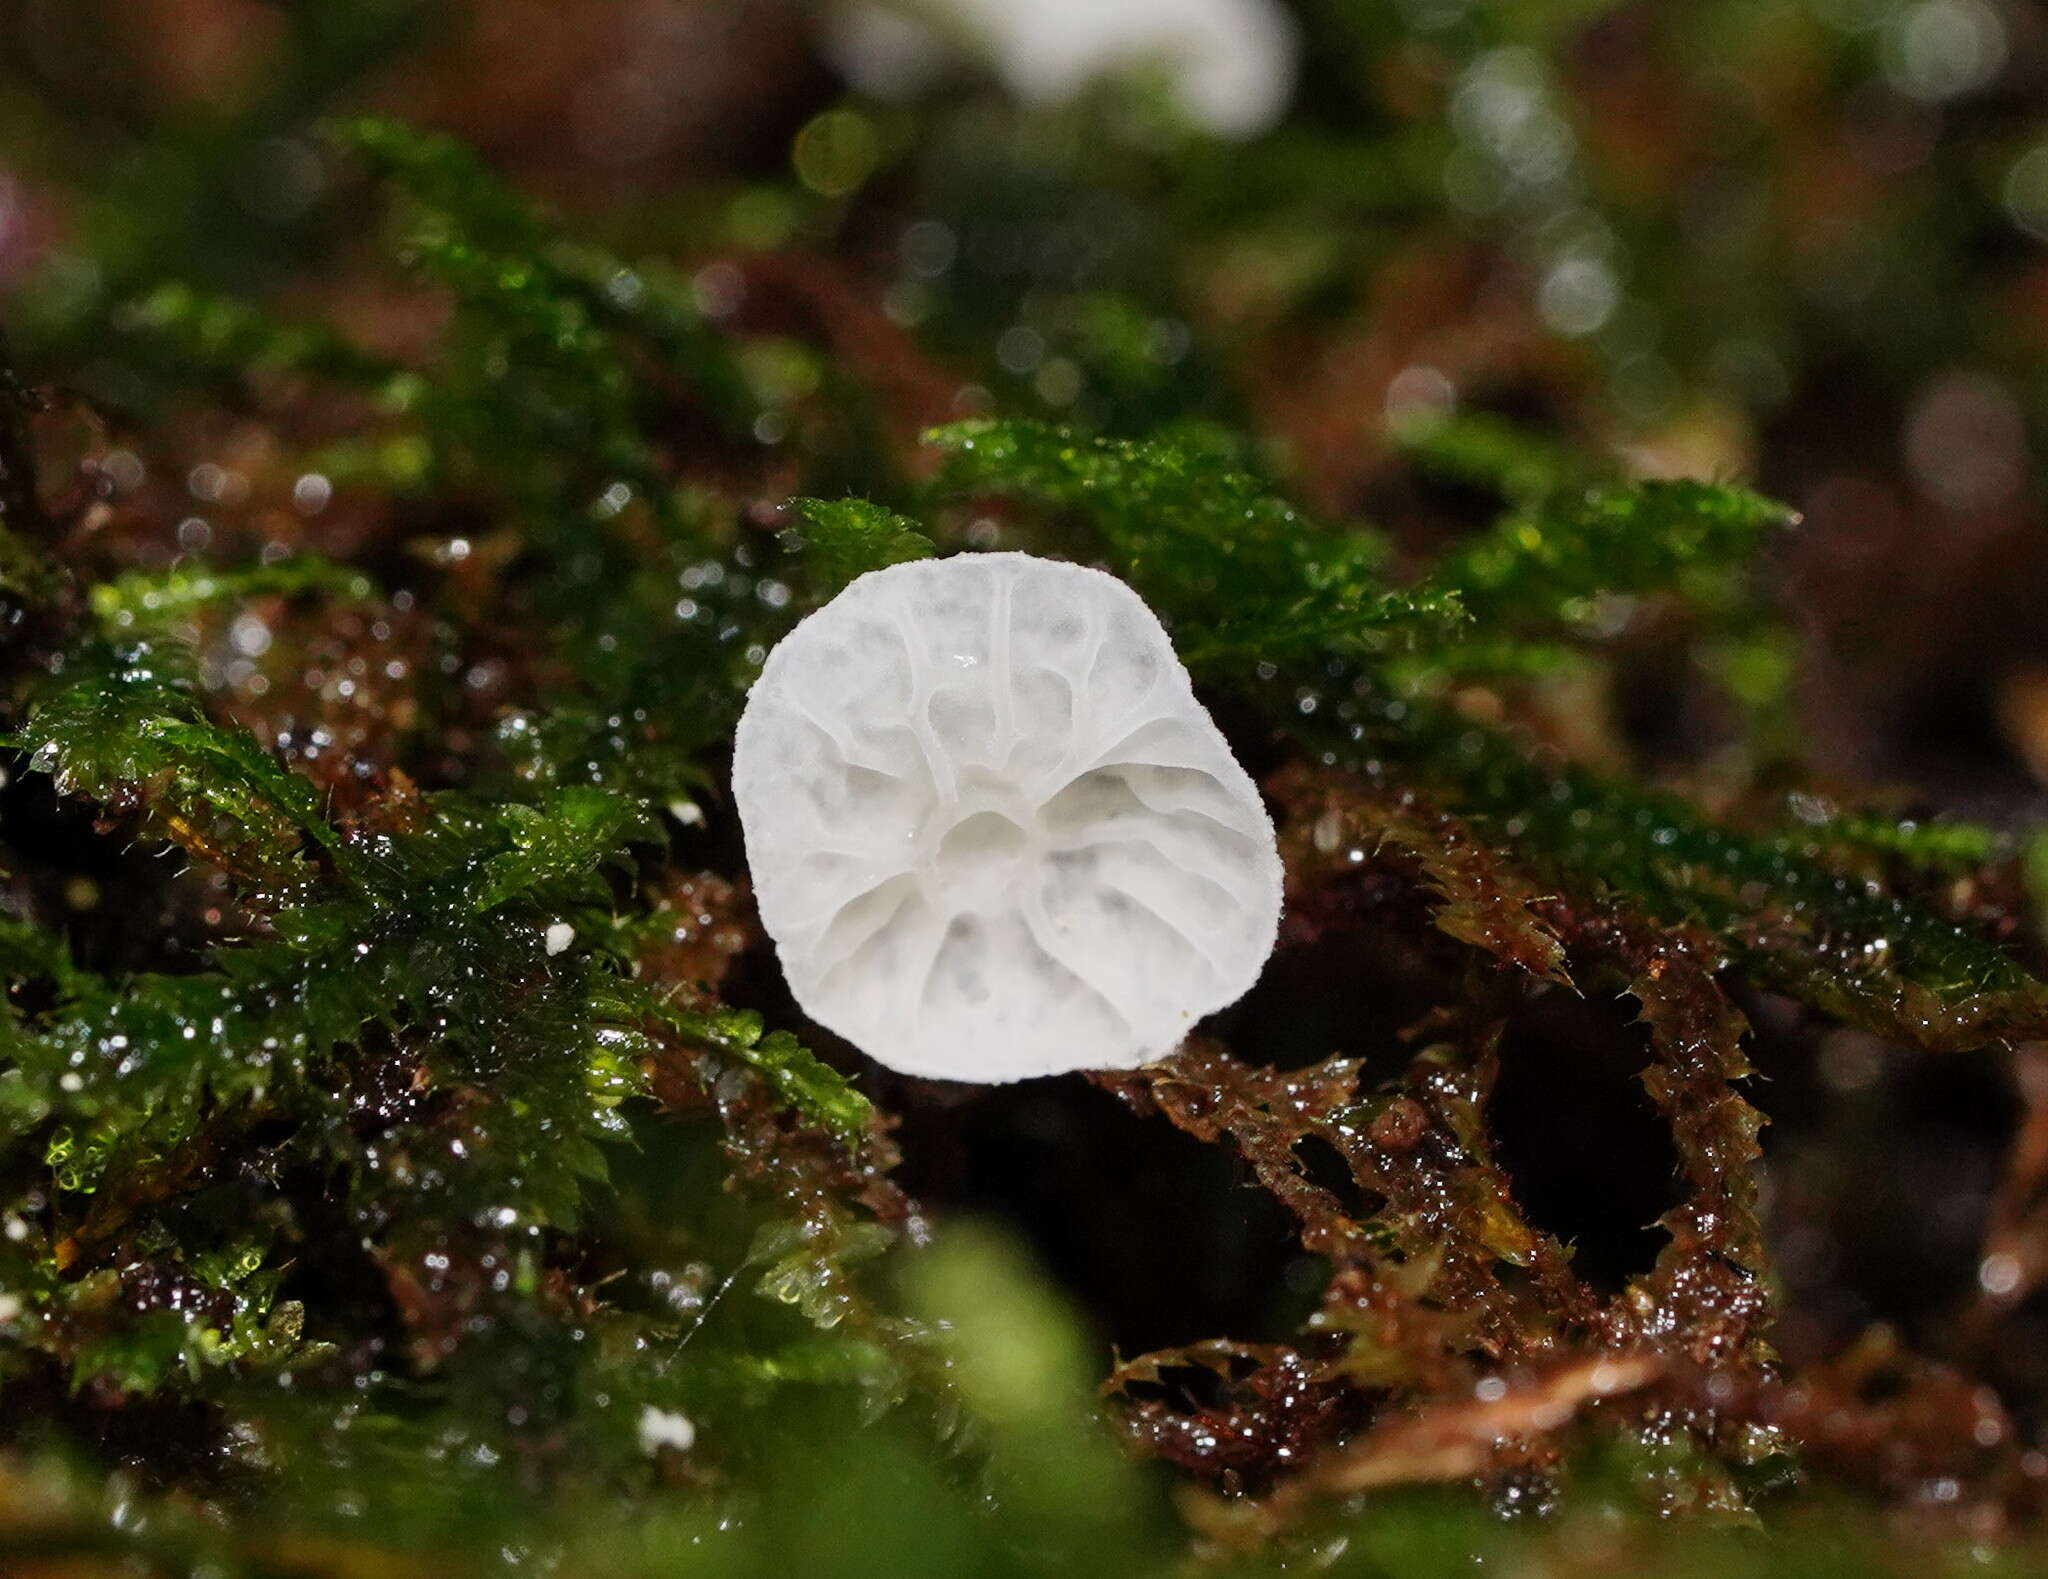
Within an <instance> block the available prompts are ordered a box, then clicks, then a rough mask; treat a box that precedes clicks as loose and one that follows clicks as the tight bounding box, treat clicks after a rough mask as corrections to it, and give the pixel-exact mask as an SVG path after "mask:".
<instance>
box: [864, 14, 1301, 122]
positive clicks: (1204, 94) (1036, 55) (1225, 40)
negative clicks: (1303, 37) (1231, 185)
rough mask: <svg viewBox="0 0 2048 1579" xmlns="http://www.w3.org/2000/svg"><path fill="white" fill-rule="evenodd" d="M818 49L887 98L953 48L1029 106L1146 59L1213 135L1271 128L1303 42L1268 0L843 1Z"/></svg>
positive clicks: (914, 86) (903, 91)
mask: <svg viewBox="0 0 2048 1579" xmlns="http://www.w3.org/2000/svg"><path fill="white" fill-rule="evenodd" d="M824 44H825V48H826V51H827V53H828V54H829V55H830V56H831V57H832V59H833V60H834V62H835V63H836V64H837V65H838V66H839V68H840V70H842V71H844V72H845V73H846V75H847V76H848V78H849V79H850V80H851V81H852V82H853V83H854V84H855V85H856V86H857V87H859V88H860V89H862V91H864V92H867V93H872V94H875V95H877V96H878V97H882V98H892V99H896V98H907V97H911V96H913V95H914V94H915V93H917V92H918V91H919V90H920V89H921V88H922V87H923V86H925V84H926V83H928V82H929V81H930V80H931V79H932V78H933V77H935V76H936V75H937V74H938V73H939V71H940V70H941V68H942V65H943V62H944V60H945V57H946V56H947V55H948V54H949V53H951V52H952V49H951V48H949V46H953V47H957V48H964V50H965V51H966V52H969V53H972V54H976V55H980V56H983V57H985V58H986V59H987V60H988V62H989V63H990V64H991V65H992V66H993V67H994V68H995V70H996V72H997V74H998V75H999V76H1000V77H1001V78H1002V80H1003V82H1004V84H1005V85H1006V86H1007V87H1008V88H1009V89H1010V91H1011V92H1012V93H1014V94H1016V95H1017V97H1019V98H1020V99H1023V100H1024V101H1026V102H1027V103H1031V104H1041V105H1056V104H1062V103H1065V102H1066V101H1068V100H1070V99H1072V98H1074V97H1075V96H1076V95H1078V94H1080V93H1081V92H1083V91H1084V90H1085V89H1087V88H1089V87H1090V86H1092V85H1093V84H1094V83H1096V82H1097V81H1099V80H1101V79H1102V78H1104V77H1113V76H1116V75H1117V74H1119V73H1121V72H1124V71H1127V70H1129V69H1130V68H1132V67H1140V68H1143V67H1148V66H1149V67H1153V68H1155V69H1159V70H1161V71H1162V72H1163V74H1164V76H1165V78H1166V80H1167V81H1168V83H1170V84H1171V87H1172V90H1173V93H1174V96H1175V97H1176V99H1177V100H1178V101H1179V103H1180V106H1181V108H1182V110H1184V111H1185V112H1186V113H1187V115H1188V116H1189V118H1190V119H1192V120H1193V121H1194V122H1195V123H1196V124H1197V125H1199V126H1201V127H1203V128H1205V129H1206V130H1208V131H1210V132H1213V133H1215V134H1216V135H1217V136H1219V137H1254V136H1257V135H1258V134H1260V133H1261V132H1265V131H1268V130H1270V129H1271V128H1272V126H1273V124H1274V123H1275V122H1276V121H1277V120H1279V118H1280V116H1281V115H1282V113H1283V112H1284V111H1285V110H1286V108H1287V101H1288V99H1289V97H1290V96H1291V95H1292V93H1293V89H1294V77H1295V71H1296V66H1297V57H1298V56H1299V54H1300V49H1301V42H1300V38H1299V36H1298V29H1297V27H1296V24H1295V22H1294V19H1293V17H1292V16H1291V15H1290V14H1289V12H1288V11H1287V9H1286V7H1284V6H1282V5H1279V4H1277V3H1275V0H1030V3H1029V4H1026V3H1024V0H842V3H840V4H839V5H836V6H834V7H832V8H830V9H828V11H827V12H826V27H825V34H824Z"/></svg>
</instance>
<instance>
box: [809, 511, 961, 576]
mask: <svg viewBox="0 0 2048 1579" xmlns="http://www.w3.org/2000/svg"><path fill="white" fill-rule="evenodd" d="M791 508H792V509H794V510H795V511H796V512H797V514H798V515H800V516H801V517H802V518H803V522H804V529H803V532H802V534H801V536H797V535H796V534H791V536H792V537H794V538H795V540H796V543H797V544H798V545H799V546H800V547H801V549H802V550H803V551H804V552H805V553H806V554H807V555H808V560H809V563H810V565H811V567H812V570H811V575H812V579H813V581H815V582H816V584H817V586H818V590H819V591H820V593H821V594H823V595H825V596H828V597H829V596H830V595H831V594H833V593H835V592H837V591H838V590H839V589H840V588H841V587H843V586H845V585H846V583H847V582H849V581H851V580H853V578H854V577H855V576H858V575H863V574H865V573H866V572H867V571H870V570H881V569H884V568H885V567H887V566H889V565H900V564H903V563H904V562H905V561H906V560H912V559H925V558H928V557H929V556H930V555H931V553H932V540H931V539H930V538H929V537H926V536H925V535H924V534H923V533H922V532H920V531H918V529H917V525H916V523H915V522H913V521H909V520H906V519H905V518H904V517H902V516H900V515H896V514H894V513H893V512H891V511H888V510H885V509H883V508H882V507H881V506H880V505H876V504H870V503H869V502H868V501H867V500H865V499H797V500H793V501H791Z"/></svg>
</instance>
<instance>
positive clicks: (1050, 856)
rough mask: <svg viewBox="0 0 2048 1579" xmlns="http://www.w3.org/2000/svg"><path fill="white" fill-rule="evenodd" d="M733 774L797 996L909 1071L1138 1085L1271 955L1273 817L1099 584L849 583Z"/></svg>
mask: <svg viewBox="0 0 2048 1579" xmlns="http://www.w3.org/2000/svg"><path fill="white" fill-rule="evenodd" d="M732 778H733V798H734V800H735V801H736V802H737V803H738V806H739V812H740V821H741V824H742V826H743V828H744V830H745V834H746V845H747V862H748V865H749V866H750V867H751V869H752V872H753V879H754V888H755V892H756V894H757V896H758V898H759V901H760V907H761V919H762V921H763V923H764V924H765V925H766V926H767V929H768V932H769V935H770V936H771V937H773V938H774V940H775V945H776V950H777V953H778V954H779V956H780V957H781V960H782V968H783V971H784V973H785V975H786V976H787V977H788V979H789V985H790V988H791V990H792V991H793V992H794V993H795V994H796V999H797V1002H798V1003H799V1004H801V1005H802V1007H803V1009H804V1012H805V1013H806V1014H808V1015H810V1017H811V1018H812V1019H814V1020H816V1021H818V1022H819V1023H820V1024H821V1025H825V1026H828V1027H830V1028H831V1029H832V1030H834V1031H836V1032H838V1033H839V1034H840V1035H841V1036H844V1037H846V1038H847V1039H848V1040H849V1041H852V1042H854V1043H855V1044H857V1045H858V1046H859V1047H860V1048H861V1049H862V1050H863V1051H865V1052H866V1053H868V1054H869V1055H870V1056H871V1057H873V1058H875V1059H877V1060H878V1061H880V1062H882V1063H884V1064H887V1065H889V1066H890V1067H891V1068H892V1069H899V1070H902V1071H904V1072H905V1073H907V1074H915V1075H925V1076H930V1077H934V1078H938V1079H948V1080H977V1081H1004V1080H1021V1079H1024V1078H1026V1077H1028V1076H1032V1075H1046V1074H1058V1073H1061V1072H1064V1071H1066V1070H1071V1069H1129V1068H1135V1067H1136V1066H1138V1065H1140V1064H1143V1063H1147V1062H1150V1061H1151V1060H1153V1059H1155V1058H1158V1057H1161V1056H1163V1055H1164V1054H1166V1053H1168V1052H1170V1051H1172V1049H1173V1048H1174V1047H1175V1046H1177V1045H1178V1044H1179V1042H1180V1040H1181V1038H1182V1037H1183V1036H1185V1035H1186V1034H1187V1031H1188V1030H1189V1028H1190V1027H1191V1026H1192V1025H1193V1024H1194V1023H1195V1021H1196V1020H1198V1019H1200V1018H1201V1017H1202V1016H1203V1015H1205V1014H1209V1013H1211V1012H1213V1011H1214V1010H1217V1009H1220V1008H1222V1007H1223V1006H1224V1005H1226V1004H1228V1003H1231V1002H1233V1001H1235V1000H1236V999H1237V998H1239V997H1240V996H1242V995H1243V993H1244V992H1245V990H1246V989H1247V988H1249V987H1250V986H1251V984H1252V983H1253V982H1254V981H1256V980H1257V979H1258V975H1259V972H1260V970H1261V969H1262V968H1263V967H1264V965H1265V962H1266V956H1267V955H1268V954H1270V953H1271V952H1272V949H1273V940H1274V937H1275V935H1276V933H1277V931H1278V928H1279V921H1280V883H1281V871H1280V857H1279V852H1278V849H1277V848H1276V845H1275V842H1274V837H1273V823H1272V819H1271V818H1270V817H1268V816H1267V814H1266V809H1265V807H1264V805H1263V804H1262V803H1261V801H1260V799H1259V793H1258V790H1257V788H1256V787H1255V786H1254V785H1253V784H1252V781H1251V779H1250V777H1249V776H1248V775H1247V774H1246V773H1245V771H1244V769H1243V768H1241V767H1240V766H1238V763H1237V759H1236V758H1235V757H1233V756H1232V755H1231V753H1230V747H1229V745H1228V744H1227V743H1226V742H1225V741H1224V739H1223V736H1222V733H1221V732H1220V731H1219V730H1218V729H1217V728H1216V725H1215V723H1214V721H1213V720H1212V719H1211V718H1210V717H1209V715H1208V713H1207V712H1206V711H1205V710H1204V709H1203V707H1202V705H1201V703H1199V702H1198V701H1196V700H1195V695H1194V690H1193V687H1192V686H1191V685H1190V683H1189V681H1188V675H1187V671H1186V670H1185V669H1184V668H1182V667H1181V664H1180V661H1179V659H1177V658H1176V657H1175V656H1174V652H1173V646H1172V643H1171V642H1170V641H1169V640H1168V639H1167V635H1166V632H1165V630H1164V629H1163V628H1162V627H1161V626H1160V624H1159V621H1158V619H1157V618H1155V617H1154V615H1153V613H1152V611H1151V610H1150V609H1148V608H1147V607H1146V606H1145V604H1144V603H1143V602H1142V601H1141V600H1140V599H1139V597H1138V595H1137V594H1136V593H1134V592H1133V591H1131V589H1130V588H1129V587H1127V586H1125V585H1124V584H1123V583H1122V582H1121V581H1118V580H1117V579H1116V578H1115V577H1114V576H1110V575H1105V574H1104V573H1103V572H1101V571H1099V570H1090V569H1087V568H1085V567H1084V566H1080V565H1072V564H1066V563H1063V562H1061V561H1058V560H1050V559H1037V558H1034V557H1033V556H1031V555H1029V554H965V555H961V556H958V557H955V558H951V559H936V560H930V559H928V560H919V561H914V562H912V563H909V564H902V565H892V566H890V567H889V568H888V569H886V570H877V571H874V572H872V573H870V574H868V575H864V576H861V577H860V578H859V579H857V580H855V581H854V582H852V583H851V584H850V585H849V586H848V587H847V588H846V589H845V590H844V591H843V592H841V593H840V594H839V596H838V597H836V598H834V599H833V600H832V601H831V602H830V603H828V604H826V605H825V607H823V608H822V609H819V610H818V611H817V612H816V613H814V614H812V615H811V616H810V617H809V618H807V619H805V620H804V621H803V622H802V623H801V624H799V625H798V626H797V627H796V629H795V630H793V631H791V632H790V634H789V635H788V636H787V637H785V638H784V639H783V640H782V641H781V642H780V643H779V644H778V645H777V646H776V648H775V650H774V651H773V652H772V653H770V654H769V655H768V661H767V664H766V665H765V667H764V668H763V669H762V671H761V676H760V678H759V679H758V680H757V681H756V682H755V683H754V687H753V690H752V691H751V693H749V695H748V697H747V706H746V711H745V712H744V713H743V714H742V715H741V718H740V723H739V732H738V736H737V738H736V741H735V746H734V754H733V775H732Z"/></svg>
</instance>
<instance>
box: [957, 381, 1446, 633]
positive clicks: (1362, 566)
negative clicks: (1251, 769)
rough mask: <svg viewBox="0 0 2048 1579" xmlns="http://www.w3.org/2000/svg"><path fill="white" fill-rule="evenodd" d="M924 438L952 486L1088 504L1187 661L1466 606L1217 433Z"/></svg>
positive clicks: (983, 430) (1414, 623)
mask: <svg viewBox="0 0 2048 1579" xmlns="http://www.w3.org/2000/svg"><path fill="white" fill-rule="evenodd" d="M930 438H931V441H932V442H933V443H935V444H937V445H939V446H940V447H941V448H942V449H943V450H945V452H946V456H947V464H946V466H945V468H944V470H943V472H942V473H941V476H940V480H939V487H940V488H941V490H942V491H944V492H946V493H949V494H953V495H961V494H969V495H971V494H975V493H997V492H1005V493H1014V494H1019V495H1023V496H1026V497H1030V498H1035V499H1038V500H1041V501H1043V502H1044V503H1047V504H1050V505H1054V506H1058V507H1060V508H1062V509H1065V510H1069V511H1073V512H1075V513H1079V514H1082V515H1085V516H1086V517H1087V519H1088V521H1089V523H1090V524H1091V525H1092V526H1093V527H1094V529H1095V530H1096V531H1097V532H1099V533H1100V534H1101V541H1102V544H1103V546H1104V547H1105V548H1106V549H1107V550H1108V552H1109V553H1110V554H1111V555H1112V556H1113V557H1114V559H1115V563H1116V565H1117V568H1118V570H1119V572H1120V573H1121V574H1123V575H1125V576H1127V577H1128V578H1129V579H1130V580H1131V582H1132V583H1133V584H1134V585H1135V586H1137V587H1138V588H1139V590H1140V591H1142V592H1143V593H1144V594H1145V596H1146V597H1147V598H1148V599H1149V600H1151V601H1152V602H1153V603H1154V604H1155V605H1156V606H1157V607H1158V608H1159V609H1160V610H1161V612H1162V613H1163V614H1165V615H1166V616H1167V618H1168V619H1169V620H1170V621H1171V622H1172V623H1173V625H1174V626H1175V628H1176V629H1177V630H1178V631H1180V632H1181V633H1182V635H1181V640H1180V646H1181V650H1182V655H1183V657H1184V658H1186V660H1187V661H1188V662H1189V663H1190V664H1198V665H1202V666H1209V665H1220V664H1224V663H1237V664H1240V665H1241V664H1242V663H1243V662H1244V661H1245V660H1247V659H1250V658H1255V657H1256V658H1263V659H1266V660H1268V661H1282V660H1288V659H1300V658H1303V657H1307V656H1310V655H1313V654H1315V653H1318V652H1325V651H1328V652H1335V653H1342V654H1346V655H1357V654H1379V653H1384V652H1388V651H1393V650H1400V649H1404V648H1406V647H1409V646H1412V645H1416V644H1420V643H1425V642H1440V641H1442V640H1443V639H1444V637H1445V635H1446V633H1448V632H1449V631H1451V630H1454V629H1455V628H1457V626H1458V625H1460V624H1461V623H1462V621H1463V619H1464V610H1463V606H1462V605H1461V604H1460V603H1459V601H1458V599H1457V597H1456V596H1455V594H1450V595H1438V594H1432V593H1421V594H1407V593H1401V592H1395V591H1390V590H1388V589H1387V588H1386V587H1384V586H1383V585H1382V584H1381V583H1380V580H1379V570H1380V566H1381V562H1382V560H1383V558H1384V551H1383V549H1382V548H1381V545H1380V544H1379V542H1378V540H1377V539H1376V538H1373V537H1371V536H1369V535H1366V534H1363V533H1341V532H1332V531H1325V530H1322V529H1320V528H1317V527H1315V526H1314V525H1313V524H1312V523H1310V522H1309V521H1307V520H1305V519H1304V518H1303V517H1302V516H1301V515H1300V514H1299V512H1297V511H1296V510H1295V509H1294V508H1293V507H1292V506H1291V505H1289V504H1287V503H1285V502H1284V501H1283V500H1281V499H1280V498H1279V497H1278V496H1277V495H1276V494H1274V493H1273V491H1272V490H1271V489H1270V488H1269V487H1268V486H1266V485H1265V484H1263V483H1261V482H1260V481H1258V480H1257V479H1256V478H1254V477H1252V476H1251V475H1249V474H1248V473H1246V472H1245V471H1243V470H1241V469H1240V466H1239V463H1238V459H1237V457H1236V456H1235V455H1233V454H1232V453H1231V452H1230V450H1229V448H1228V446H1227V444H1226V443H1224V441H1222V440H1221V439H1219V438H1218V437H1217V436H1215V435H1213V434H1210V435H1204V434H1197V435H1192V436H1190V437H1188V438H1174V439H1169V440H1163V441H1159V442H1150V443H1128V442H1118V441H1114V440H1107V439H1094V438H1088V437H1085V436H1082V435H1079V434H1073V433H1067V432H1062V431H1060V430H1058V429H1054V428H1048V427H1044V426H1042V425H1039V424H1035V423H1026V422H963V423H956V424H955V425H953V426H952V427H948V428H941V429H939V430H937V431H936V432H934V433H933V434H932V435H930Z"/></svg>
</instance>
